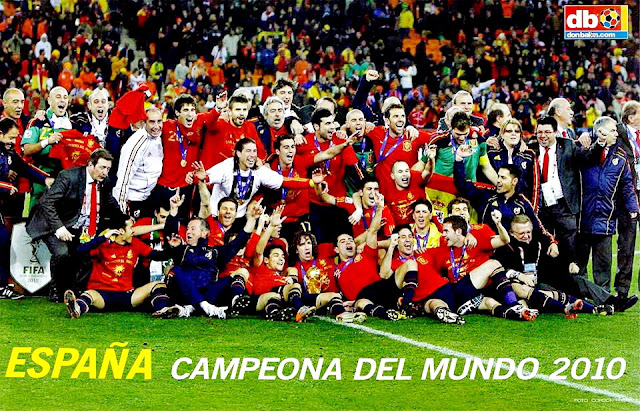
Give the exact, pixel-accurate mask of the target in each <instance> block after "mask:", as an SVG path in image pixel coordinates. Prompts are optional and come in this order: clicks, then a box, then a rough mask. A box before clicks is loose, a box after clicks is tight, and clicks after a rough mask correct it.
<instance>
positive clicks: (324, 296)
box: [293, 231, 367, 323]
mask: <svg viewBox="0 0 640 411" xmlns="http://www.w3.org/2000/svg"><path fill="white" fill-rule="evenodd" d="M293 241H294V242H293V244H295V246H296V252H297V255H298V259H299V261H298V262H297V263H296V267H295V268H296V269H297V270H298V283H300V285H301V286H302V301H303V303H304V304H305V305H309V306H314V307H316V309H317V310H320V309H321V308H325V307H326V310H327V312H328V313H329V314H331V315H335V316H336V320H338V321H339V322H358V323H360V322H363V321H364V320H366V318H367V315H366V314H365V313H363V312H355V313H354V312H348V311H346V309H345V307H344V303H343V301H342V294H340V291H339V290H338V286H337V284H336V281H335V278H334V276H333V272H334V270H335V263H334V262H333V261H332V260H330V259H327V258H321V257H319V256H318V244H317V242H316V237H315V236H314V235H313V234H312V233H310V232H308V231H298V232H297V233H296V234H295V236H294V238H293Z"/></svg>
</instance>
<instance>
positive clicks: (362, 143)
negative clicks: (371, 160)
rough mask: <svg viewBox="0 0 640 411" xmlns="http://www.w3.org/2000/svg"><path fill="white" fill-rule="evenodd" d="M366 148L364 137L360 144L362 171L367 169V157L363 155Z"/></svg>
mask: <svg viewBox="0 0 640 411" xmlns="http://www.w3.org/2000/svg"><path fill="white" fill-rule="evenodd" d="M366 148H367V141H366V140H365V138H364V136H362V142H360V166H361V167H362V169H363V170H365V169H366V168H367V156H366V155H365V154H364V151H365V150H366Z"/></svg>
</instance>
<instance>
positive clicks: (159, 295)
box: [150, 284, 169, 311]
mask: <svg viewBox="0 0 640 411" xmlns="http://www.w3.org/2000/svg"><path fill="white" fill-rule="evenodd" d="M150 296H151V306H152V307H153V309H154V311H158V310H160V309H162V308H164V307H168V306H169V296H168V295H167V286H166V285H165V284H156V285H154V286H153V288H152V289H151V294H150Z"/></svg>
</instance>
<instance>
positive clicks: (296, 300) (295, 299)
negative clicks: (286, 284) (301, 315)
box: [287, 288, 302, 310]
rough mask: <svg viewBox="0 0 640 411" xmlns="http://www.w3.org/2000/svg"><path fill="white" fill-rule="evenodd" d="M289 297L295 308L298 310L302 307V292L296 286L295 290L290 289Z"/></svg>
mask: <svg viewBox="0 0 640 411" xmlns="http://www.w3.org/2000/svg"><path fill="white" fill-rule="evenodd" d="M287 297H288V300H289V303H291V305H292V306H293V308H295V309H296V310H297V309H299V308H300V307H302V294H301V293H300V290H297V289H295V288H294V289H293V290H291V291H289V294H288V296H287Z"/></svg>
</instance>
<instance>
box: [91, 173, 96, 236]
mask: <svg viewBox="0 0 640 411" xmlns="http://www.w3.org/2000/svg"><path fill="white" fill-rule="evenodd" d="M97 227H98V184H97V183H96V182H95V181H94V182H93V183H91V210H90V211H89V236H91V237H93V236H95V235H96V228H97Z"/></svg>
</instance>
